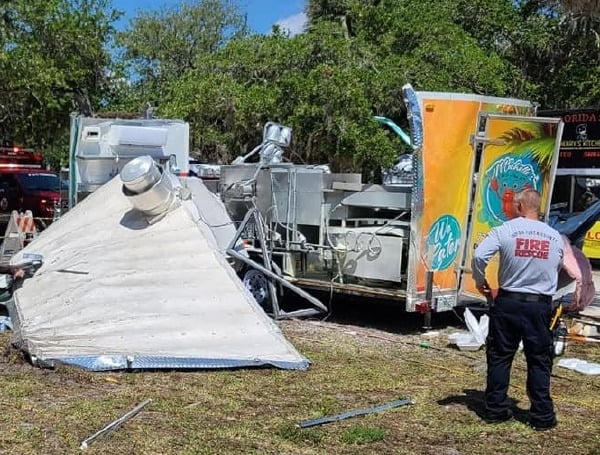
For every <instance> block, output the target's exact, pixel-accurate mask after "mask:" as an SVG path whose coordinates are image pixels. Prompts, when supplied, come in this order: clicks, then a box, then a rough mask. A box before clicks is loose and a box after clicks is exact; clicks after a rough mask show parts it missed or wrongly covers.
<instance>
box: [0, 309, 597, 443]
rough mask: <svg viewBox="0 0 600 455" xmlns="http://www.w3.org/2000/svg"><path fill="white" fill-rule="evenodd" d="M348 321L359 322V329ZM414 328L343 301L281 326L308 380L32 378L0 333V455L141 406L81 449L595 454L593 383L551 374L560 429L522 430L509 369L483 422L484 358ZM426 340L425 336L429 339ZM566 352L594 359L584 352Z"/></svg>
mask: <svg viewBox="0 0 600 455" xmlns="http://www.w3.org/2000/svg"><path fill="white" fill-rule="evenodd" d="M359 320H360V324H359V323H358V322H359ZM420 323H421V319H420V318H418V317H412V316H408V315H403V314H402V313H400V312H399V311H397V310H395V309H390V308H375V307H369V306H366V305H357V306H348V307H347V308H344V309H343V311H339V310H338V311H337V312H335V315H334V316H333V317H331V318H329V319H328V320H326V321H317V320H313V321H306V320H305V321H284V322H281V323H280V325H281V327H282V330H283V331H284V333H285V334H286V336H287V337H288V339H289V340H290V341H291V342H292V343H293V344H294V345H295V346H296V348H297V349H298V350H299V351H300V352H301V353H302V354H303V355H305V356H306V357H307V358H309V359H310V360H311V362H312V365H311V367H310V368H309V369H308V370H307V371H281V370H275V369H246V370H226V371H194V372H180V371H169V372H165V371H161V372H128V373H125V372H119V373H89V372H85V371H82V370H79V369H75V368H71V367H65V366H63V367H59V368H57V369H55V370H40V369H38V368H34V367H32V366H31V365H30V364H29V363H27V362H26V361H25V359H23V357H22V355H21V354H20V353H19V352H16V351H14V350H13V349H12V348H11V347H10V342H9V340H10V336H9V334H7V333H2V334H0V346H4V352H3V354H2V355H1V356H0V388H1V390H2V396H1V397H0V403H1V404H2V412H1V413H0V453H7V454H8V453H11V454H42V453H43V454H49V455H51V454H61V455H62V454H69V453H79V452H80V449H79V445H80V443H81V441H83V440H84V439H86V438H88V437H89V436H91V435H92V434H94V433H95V432H97V431H98V430H100V429H101V428H103V427H104V426H105V425H107V424H108V423H110V422H112V421H113V420H115V419H117V418H118V417H120V416H122V415H123V414H125V413H126V412H128V411H129V410H131V409H132V408H134V407H135V406H136V405H137V404H138V403H140V402H142V401H143V400H145V399H152V402H151V403H150V404H149V405H148V406H146V407H145V408H144V409H143V410H142V411H141V412H140V413H139V414H138V415H137V416H136V417H134V418H132V419H131V420H130V421H128V422H127V423H125V424H124V425H123V426H122V427H121V428H119V429H117V430H115V431H114V432H112V433H111V434H110V435H108V436H106V437H103V438H99V439H98V440H96V441H94V442H93V443H92V444H91V445H90V447H89V449H88V450H87V452H86V453H93V454H96V453H97V454H109V453H110V454H114V453H136V454H138V453H139V454H229V453H231V454H242V453H243V454H246V453H248V454H359V453H360V454H427V455H429V454H431V455H434V454H435V455H461V454H462V455H467V454H557V455H558V454H560V455H564V454H565V453H577V454H581V455H593V454H598V455H600V390H599V389H600V376H586V375H582V374H579V373H576V372H573V371H571V370H566V369H563V368H555V372H554V373H555V374H554V377H553V379H552V390H553V396H554V398H555V403H556V407H557V410H558V417H559V420H560V424H559V426H558V428H556V429H554V430H552V431H549V432H543V433H537V432H534V431H532V430H531V429H530V428H529V427H528V426H527V425H526V423H525V422H526V419H527V408H528V400H527V396H526V393H525V390H524V384H525V363H524V361H523V359H522V357H521V356H520V355H519V356H517V359H516V361H515V366H514V371H513V381H512V386H511V389H510V396H511V398H512V399H513V406H514V410H515V417H516V418H515V420H514V421H511V422H508V423H505V424H496V425H489V424H486V423H484V422H483V421H482V419H481V415H482V412H483V395H482V391H483V384H484V378H485V354H484V351H483V350H480V351H477V352H461V351H458V350H457V349H456V348H455V347H453V346H450V345H449V344H448V335H449V334H450V333H452V332H455V331H456V330H458V329H461V328H464V327H462V326H461V322H460V320H459V319H458V318H457V317H455V316H454V315H449V316H447V317H443V318H437V320H435V319H434V324H435V327H434V333H433V334H429V336H426V335H424V334H423V333H421V331H420V330H419V327H420ZM436 333H437V334H436ZM566 356H568V357H578V358H581V359H586V360H589V361H594V362H600V348H599V347H598V345H593V344H577V345H570V346H569V347H568V351H567V353H566ZM400 398H410V399H412V400H414V404H413V405H408V406H403V407H399V408H396V409H392V410H388V411H383V412H379V413H373V414H370V415H366V416H360V417H354V418H349V419H346V420H342V421H339V422H334V423H328V424H325V425H320V426H315V427H312V428H306V429H301V428H299V423H300V422H302V421H304V420H306V419H313V418H319V417H323V416H328V415H333V414H338V413H343V412H347V411H350V410H355V409H362V408H368V407H371V406H376V405H381V404H385V403H389V402H391V401H394V400H398V399H400Z"/></svg>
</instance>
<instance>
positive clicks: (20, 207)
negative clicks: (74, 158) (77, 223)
mask: <svg viewBox="0 0 600 455" xmlns="http://www.w3.org/2000/svg"><path fill="white" fill-rule="evenodd" d="M67 203H68V182H65V181H64V180H61V179H60V178H59V176H58V175H57V174H56V173H54V172H52V171H47V170H44V169H39V168H26V167H2V168H0V212H10V211H12V210H17V211H20V212H23V211H25V210H31V212H32V214H33V216H34V217H35V218H38V219H39V220H40V221H41V222H42V223H43V224H49V223H50V222H52V220H53V219H54V218H55V215H56V214H57V213H56V211H57V209H58V210H63V211H65V210H66V208H67Z"/></svg>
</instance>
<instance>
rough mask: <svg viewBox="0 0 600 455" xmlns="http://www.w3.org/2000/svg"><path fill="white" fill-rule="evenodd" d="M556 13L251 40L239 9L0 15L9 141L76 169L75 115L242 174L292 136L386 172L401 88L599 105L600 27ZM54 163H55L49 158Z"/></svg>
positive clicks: (278, 33) (423, 18)
mask: <svg viewBox="0 0 600 455" xmlns="http://www.w3.org/2000/svg"><path fill="white" fill-rule="evenodd" d="M585 3H586V2H575V1H564V2H558V1H551V0H519V1H514V0H308V1H307V2H306V12H307V15H308V18H309V22H308V24H307V27H306V31H305V32H304V33H301V34H299V35H296V36H289V35H288V34H286V32H285V31H282V30H281V29H279V28H277V27H275V28H274V29H273V32H272V33H271V34H269V35H257V34H252V33H250V31H249V30H248V27H247V25H246V21H245V16H244V14H243V12H242V10H241V3H238V2H234V1H230V0H187V1H182V2H181V4H179V5H177V6H175V7H171V8H162V9H160V10H158V11H151V12H141V13H139V14H138V16H136V17H134V18H133V19H132V20H131V21H130V23H129V25H128V26H127V27H125V28H124V29H121V30H120V31H117V30H116V29H115V24H116V20H117V19H118V17H119V12H118V11H115V10H114V9H113V8H112V7H111V5H110V2H109V0H28V1H27V2H21V1H17V0H4V1H3V2H2V3H0V21H1V22H3V24H2V25H3V26H2V27H0V69H1V70H2V74H3V79H4V83H3V84H2V85H1V86H0V118H2V119H3V121H2V123H0V131H1V134H2V140H3V141H4V142H14V143H21V144H26V145H32V146H37V147H40V148H42V149H44V150H45V153H47V154H50V153H51V151H53V153H54V154H55V155H56V156H55V161H57V162H58V161H60V160H61V157H63V162H64V156H66V149H65V138H66V137H67V133H68V125H69V114H70V113H71V112H73V111H75V112H79V113H83V114H86V115H90V114H93V113H99V112H111V111H112V112H132V113H140V112H141V111H143V110H144V109H145V108H146V107H148V106H150V105H151V106H152V107H153V109H154V114H155V115H156V116H159V117H165V118H167V117H168V118H180V119H184V120H186V121H188V122H189V123H190V130H191V141H192V148H193V150H194V151H195V153H197V154H198V155H199V156H200V157H201V158H202V159H205V160H207V161H210V162H221V163H227V162H230V161H231V160H232V159H233V158H234V157H235V156H237V155H242V154H244V153H246V152H248V151H249V149H251V148H252V147H254V146H255V145H256V144H258V143H259V142H260V138H261V132H262V126H263V124H264V123H265V122H267V121H279V122H281V123H284V124H287V125H289V126H291V127H292V128H293V130H294V136H293V137H294V140H293V143H292V147H291V149H290V151H289V159H291V160H293V161H296V162H310V163H324V162H328V163H331V164H332V166H333V167H334V169H336V170H345V171H348V170H353V171H357V170H359V171H363V172H364V173H365V174H371V173H376V171H377V169H378V168H379V167H380V166H384V165H388V164H390V163H391V161H392V160H393V159H394V157H395V156H396V155H397V153H398V152H399V151H401V150H402V147H403V145H402V144H401V142H400V141H399V140H398V138H396V137H395V136H394V135H393V134H392V133H391V132H389V131H388V130H386V129H385V128H384V127H382V126H380V125H379V124H378V123H376V122H375V120H374V119H373V116H374V115H384V116H387V117H390V118H392V119H393V120H395V121H396V122H398V123H401V122H402V121H403V120H402V119H403V106H402V102H401V87H402V85H404V84H405V83H407V82H410V83H411V84H413V86H414V87H415V88H416V89H418V90H437V91H452V92H469V93H478V94H486V95H493V96H503V97H515V98H521V99H529V100H532V101H537V102H539V103H540V105H541V107H542V108H576V107H587V106H596V105H598V103H599V102H600V84H599V82H600V66H599V65H597V63H596V62H597V61H598V57H600V55H599V54H600V39H599V35H598V30H599V28H598V23H599V16H598V14H597V11H596V10H594V9H586V8H585V7H584V6H585V5H584V4H585ZM49 156H50V155H49Z"/></svg>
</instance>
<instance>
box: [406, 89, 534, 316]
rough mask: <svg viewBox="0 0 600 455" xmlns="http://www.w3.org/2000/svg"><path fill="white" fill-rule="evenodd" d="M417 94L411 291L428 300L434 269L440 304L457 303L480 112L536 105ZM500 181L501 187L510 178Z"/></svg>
mask: <svg viewBox="0 0 600 455" xmlns="http://www.w3.org/2000/svg"><path fill="white" fill-rule="evenodd" d="M417 96H418V100H419V104H420V108H421V116H422V129H423V145H422V149H421V150H420V153H419V154H418V155H417V156H418V157H419V161H420V162H419V163H418V164H417V167H418V169H420V170H422V175H421V179H420V181H419V182H418V184H417V185H415V187H414V188H413V198H414V199H415V200H418V201H422V203H420V204H418V205H415V207H414V208H413V213H412V218H411V232H412V233H414V234H415V238H416V239H418V241H417V242H415V243H414V244H413V245H411V250H410V264H411V267H410V268H409V279H408V283H409V284H408V295H409V299H411V298H412V300H413V301H415V302H418V301H419V300H422V297H423V295H424V293H425V290H426V285H427V283H426V281H427V272H431V271H433V272H434V275H433V279H434V283H433V286H434V293H433V297H434V299H437V301H438V305H437V307H438V308H437V309H438V310H439V309H440V308H439V307H440V305H443V304H444V303H440V302H445V304H447V305H450V306H452V304H453V302H452V301H451V300H452V299H454V302H455V300H456V298H457V292H458V287H459V280H460V275H461V272H460V268H461V261H462V259H463V256H464V248H465V241H466V238H467V229H466V226H467V223H468V220H469V210H470V207H471V198H472V189H473V185H474V176H473V173H474V167H475V156H476V152H475V150H474V148H473V144H472V143H471V137H472V136H473V135H474V133H475V132H476V130H477V127H478V120H479V113H480V112H481V111H486V112H491V113H499V114H507V113H509V114H521V115H533V107H532V104H531V103H530V102H528V101H522V100H516V99H505V98H493V97H484V96H479V95H470V94H456V93H444V92H417ZM499 166H501V165H500V164H499ZM496 183H497V184H498V191H500V190H501V188H502V185H504V184H508V183H509V182H508V181H500V180H497V182H496ZM511 184H512V183H511ZM507 194H508V193H507ZM492 196H494V195H492ZM496 204H497V203H496ZM491 213H495V211H494V212H491ZM491 213H490V215H491ZM449 299H450V300H449ZM407 308H408V309H410V305H408V306H407Z"/></svg>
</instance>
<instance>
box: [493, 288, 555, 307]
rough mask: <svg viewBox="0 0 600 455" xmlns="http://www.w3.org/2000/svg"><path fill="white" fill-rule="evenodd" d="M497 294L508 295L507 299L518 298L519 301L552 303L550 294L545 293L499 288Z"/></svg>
mask: <svg viewBox="0 0 600 455" xmlns="http://www.w3.org/2000/svg"><path fill="white" fill-rule="evenodd" d="M498 296H502V297H508V298H509V299H513V300H519V301H521V302H531V303H547V304H550V303H552V296H551V295H545V294H530V293H528V292H513V291H505V290H504V289H500V291H499V292H498Z"/></svg>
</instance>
